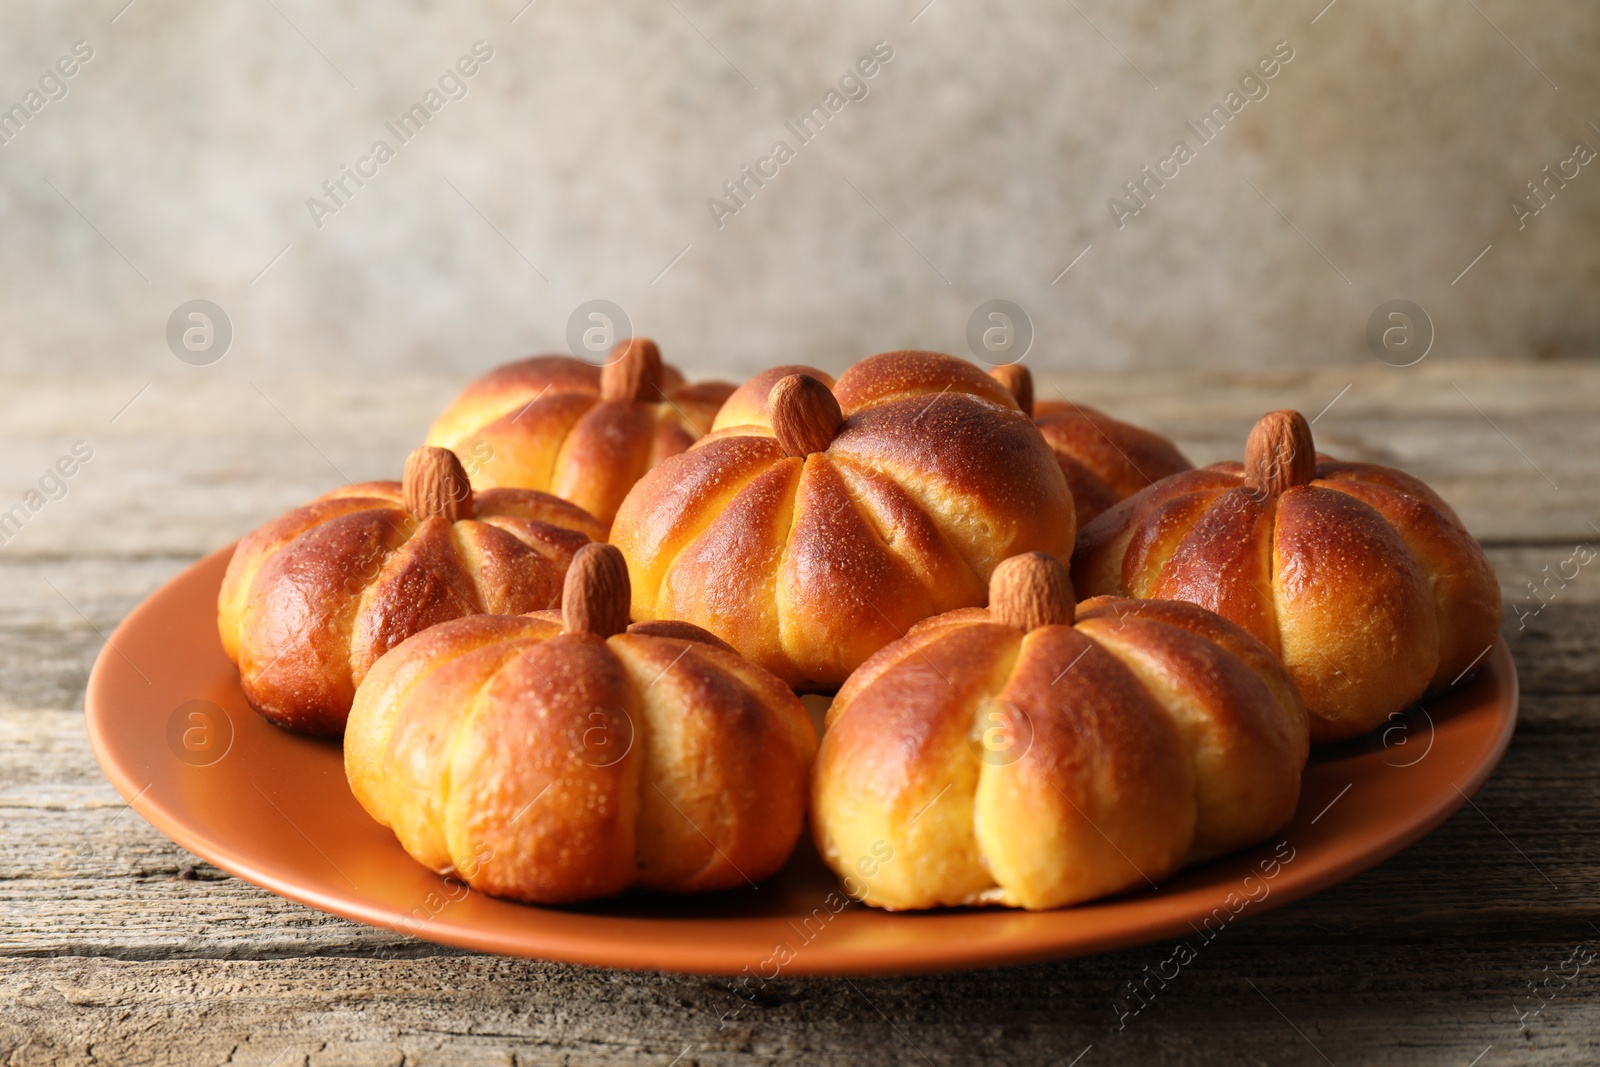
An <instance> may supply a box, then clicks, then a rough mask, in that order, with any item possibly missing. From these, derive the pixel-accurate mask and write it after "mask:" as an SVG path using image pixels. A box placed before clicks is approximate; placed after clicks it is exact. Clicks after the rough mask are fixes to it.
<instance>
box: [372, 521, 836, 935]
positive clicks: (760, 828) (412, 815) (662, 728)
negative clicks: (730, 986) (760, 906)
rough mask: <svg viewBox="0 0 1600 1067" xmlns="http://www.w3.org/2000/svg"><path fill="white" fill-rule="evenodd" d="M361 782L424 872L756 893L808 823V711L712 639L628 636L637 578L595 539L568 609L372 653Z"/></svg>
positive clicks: (551, 892)
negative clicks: (632, 582) (631, 590)
mask: <svg viewBox="0 0 1600 1067" xmlns="http://www.w3.org/2000/svg"><path fill="white" fill-rule="evenodd" d="M344 746H345V772H346V776H347V777H348V778H349V780H350V788H351V789H352V791H353V792H354V793H355V796H356V799H357V800H358V801H360V802H361V805H362V807H364V808H365V809H366V810H367V811H368V812H369V813H370V814H371V815H372V817H373V818H375V819H377V820H378V821H379V822H380V823H382V824H384V825H385V826H388V827H390V828H391V829H393V830H394V832H395V836H396V837H398V838H399V840H400V843H401V845H403V846H404V847H405V850H406V851H407V852H409V853H410V854H411V855H412V857H414V858H415V859H416V860H417V861H418V862H420V863H422V864H424V865H425V866H427V867H429V868H432V869H433V870H435V871H438V872H440V873H448V874H454V875H455V876H456V877H458V878H460V879H463V880H464V881H466V883H467V884H468V885H470V886H472V887H473V888H474V889H478V890H481V891H482V892H485V893H490V894H493V895H495V896H502V897H510V898H512V899H515V900H521V901H526V902H530V903H538V904H564V903H570V902H575V901H581V900H589V899H593V898H596V897H603V896H609V895H611V894H613V893H617V892H620V891H622V890H623V889H626V888H628V887H630V886H639V887H641V888H646V889H658V890H667V891H671V892H683V893H687V892H701V891H706V890H713V889H727V888H730V887H733V886H743V885H746V884H749V883H754V882H756V881H759V880H760V879H762V878H765V877H767V876H768V875H770V874H772V873H773V872H775V871H777V870H778V868H779V867H781V866H782V865H783V864H784V862H785V861H786V860H787V859H788V857H789V853H790V852H791V851H792V850H793V848H794V845H795V842H796V841H797V840H798V839H799V836H800V831H801V827H802V825H803V824H804V821H805V810H806V774H807V770H808V768H809V766H810V763H811V759H812V757H813V756H814V755H815V754H816V747H817V736H816V731H815V729H814V728H813V727H812V725H811V720H810V719H809V718H808V717H807V715H806V711H805V708H804V706H803V705H801V703H800V701H799V700H798V699H797V698H796V697H795V695H794V694H793V693H791V692H790V691H789V690H788V688H787V687H786V686H784V684H783V683H782V682H780V681H779V680H778V679H776V678H774V677H773V676H772V675H770V674H768V673H767V672H766V671H763V670H761V669H760V668H759V667H756V666H754V665H752V664H750V663H747V662H746V661H745V660H743V659H741V658H740V657H739V656H738V655H737V654H735V653H734V652H733V651H732V650H731V649H729V648H728V647H727V646H726V645H724V644H723V643H722V642H721V641H718V640H717V639H716V638H715V637H712V636H711V635H710V634H708V633H705V632H704V631H702V630H698V629H696V628H695V627H693V626H685V625H683V624H681V623H643V624H638V623H636V624H634V625H632V626H630V625H628V572H627V566H626V564H625V563H623V561H622V557H621V554H620V553H618V552H617V550H616V549H615V548H613V547H612V546H610V545H600V544H595V545H588V546H585V547H584V548H583V549H582V550H581V551H580V552H579V553H578V556H577V558H576V559H575V560H574V561H573V564H572V568H571V570H569V571H568V572H567V579H566V591H565V594H564V596H563V598H562V609H561V611H560V612H559V613H557V612H553V611H544V612H535V613H534V614H531V615H524V616H520V617H509V618H508V617H505V616H493V615H478V616H473V617H471V618H464V619H457V620H455V621H454V622H448V623H444V624H443V625H440V626H435V627H433V628H432V629H430V630H427V631H426V632H424V633H422V634H419V635H417V636H415V637H413V638H411V639H410V640H408V641H406V642H404V643H403V644H401V645H400V646H399V647H398V648H396V649H394V651H392V652H390V653H389V654H388V655H386V656H384V658H383V659H381V660H379V661H378V664H377V666H375V667H374V668H373V669H372V671H371V672H370V673H368V675H367V677H366V679H365V681H363V682H362V683H361V688H360V690H359V691H358V692H357V694H356V702H355V708H354V710H352V711H351V713H350V727H349V729H348V730H347V731H346V732H345V739H344Z"/></svg>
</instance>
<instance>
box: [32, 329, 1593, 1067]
mask: <svg viewBox="0 0 1600 1067" xmlns="http://www.w3.org/2000/svg"><path fill="white" fill-rule="evenodd" d="M219 369H220V370H221V372H220V373H210V372H213V371H219ZM459 384H460V383H459V382H457V381H453V380H443V379H400V380H396V381H390V382H384V383H382V389H381V393H382V399H381V402H380V401H379V400H378V399H377V397H376V395H375V394H376V392H377V390H375V389H374V386H373V384H372V383H370V382H363V381H356V380H340V379H331V378H318V379H284V380H277V381H272V382H266V381H256V382H253V383H252V382H249V381H245V380H243V379H233V378H229V377H228V376H227V374H226V371H225V364H224V365H223V367H222V368H208V369H207V371H205V372H198V371H197V372H196V373H193V374H184V375H175V376H172V377H165V378H159V379H157V380H155V381H153V382H152V381H150V380H149V379H135V378H131V377H129V378H112V379H104V378H102V379H94V380H85V381H61V380H55V379H46V378H38V379H15V378H14V379H9V380H6V381H4V382H0V388H3V389H4V395H5V397H6V401H5V403H6V408H7V419H6V420H4V423H3V424H0V443H3V447H0V511H3V510H4V509H6V508H9V507H10V505H11V504H12V503H14V502H17V501H21V500H22V499H23V496H24V494H25V493H26V492H27V490H28V489H29V487H30V486H36V484H37V482H38V479H39V478H40V477H41V475H42V474H43V473H44V471H45V470H46V468H48V467H50V466H51V465H52V464H54V463H55V462H56V460H57V458H58V457H60V456H62V455H64V454H67V453H69V452H70V450H71V447H72V445H73V444H74V442H77V441H85V442H88V443H89V444H90V446H91V447H92V448H93V449H94V454H93V458H92V459H90V460H89V461H88V462H87V463H84V464H82V465H81V467H80V469H78V470H77V471H76V472H75V474H74V475H73V476H72V477H71V478H69V479H66V480H65V482H66V485H67V491H66V493H65V495H64V496H61V497H60V498H59V499H53V500H49V501H47V502H46V503H45V504H44V506H43V507H41V508H40V509H39V510H38V511H37V513H34V514H31V515H30V516H29V518H28V519H27V521H26V523H25V524H24V525H23V526H22V528H21V529H20V530H18V531H16V532H15V535H14V536H11V537H10V538H9V540H8V541H7V542H6V543H5V544H4V545H3V547H0V841H3V850H0V1061H3V1062H4V1063H6V1064H36V1063H37V1064H46V1063H100V1062H105V1063H118V1064H122V1063H152V1064H157V1063H160V1064H165V1063H182V1064H223V1063H235V1064H273V1065H278V1067H285V1065H290V1064H319V1065H320V1064H407V1065H414V1064H428V1063H449V1064H457V1063H466V1064H474V1063H492V1064H511V1063H515V1064H659V1065H662V1067H667V1065H672V1064H676V1065H678V1067H689V1065H691V1064H702V1065H710V1064H745V1063H794V1064H828V1065H832V1064H863V1065H865V1064H888V1063H907V1064H921V1063H928V1064H956V1063H990V1062H993V1063H1040V1064H1060V1065H1063V1067H1065V1065H1069V1064H1079V1065H1081V1067H1095V1065H1104V1064H1148V1063H1167V1064H1184V1065H1187V1064H1202V1063H1229V1064H1235V1063H1245V1064H1258V1063H1259V1064H1323V1063H1332V1064H1336V1065H1339V1067H1345V1065H1353V1064H1441V1065H1456V1067H1495V1065H1501V1064H1513V1063H1527V1064H1532V1063H1540V1064H1547V1063H1557V1064H1592V1063H1595V1062H1600V891H1597V890H1596V889H1595V888H1594V886H1595V885H1596V884H1597V879H1600V578H1597V577H1596V575H1597V574H1600V559H1596V560H1595V561H1594V562H1593V563H1590V564H1588V565H1587V566H1583V567H1581V568H1579V572H1578V576H1577V577H1576V578H1574V579H1570V580H1567V581H1565V582H1564V583H1563V582H1562V581H1561V580H1560V579H1550V580H1549V581H1548V583H1547V584H1546V585H1545V586H1544V587H1543V588H1541V589H1540V590H1539V592H1538V593H1537V594H1536V593H1535V592H1534V591H1533V590H1534V586H1537V585H1538V583H1540V582H1542V581H1545V580H1546V579H1547V578H1548V577H1549V576H1550V575H1551V574H1556V573H1560V571H1561V569H1562V568H1561V566H1560V565H1561V564H1562V563H1563V561H1566V560H1568V559H1569V558H1571V557H1572V556H1573V551H1574V548H1575V546H1577V545H1579V544H1592V545H1596V546H1600V529H1597V528H1596V526H1595V525H1593V524H1595V523H1600V464H1597V463H1596V457H1597V455H1600V417H1597V416H1600V368H1588V367H1582V366H1574V365H1566V364H1554V365H1548V366H1532V367H1529V366H1517V367H1511V366H1498V365H1493V364H1489V365H1472V366H1463V367H1450V366H1449V365H1448V364H1446V363H1445V362H1444V361H1443V360H1433V361H1429V362H1425V363H1423V364H1420V365H1419V366H1417V367H1413V368H1407V369H1405V370H1396V369H1393V368H1388V367H1383V366H1381V365H1374V366H1371V367H1363V368H1356V369H1349V368H1339V369H1333V370H1327V371H1310V372H1308V371H1293V372H1288V371H1286V372H1284V373H1282V374H1270V373H1255V374H1249V375H1241V374H1204V373H1199V372H1194V373H1188V372H1186V373H1182V374H1162V375H1161V376H1160V379H1159V380H1158V381H1151V380H1149V378H1148V376H1138V377H1118V376H1110V375H1105V374H1096V375H1084V376H1082V377H1076V378H1071V379H1062V380H1058V381H1054V382H1044V383H1041V390H1040V395H1041V396H1058V395H1060V394H1059V393H1057V391H1056V390H1057V389H1058V388H1059V389H1061V390H1063V391H1065V392H1066V394H1067V395H1068V396H1070V397H1072V398H1073V399H1076V400H1081V401H1083V402H1086V403H1091V404H1095V405H1097V406H1101V407H1104V408H1105V409H1107V410H1109V411H1111V412H1112V413H1114V414H1117V415H1119V416H1122V417H1124V418H1128V419H1131V420H1134V421H1141V422H1144V423H1146V424H1148V425H1151V426H1153V427H1155V428H1157V429H1161V430H1164V431H1166V432H1168V433H1170V434H1172V435H1173V436H1174V437H1175V438H1177V440H1178V441H1179V443H1180V444H1181V445H1182V446H1183V447H1184V448H1185V449H1186V450H1187V451H1188V452H1189V454H1190V456H1191V458H1193V459H1194V460H1195V461H1196V462H1209V461H1212V460H1215V459H1221V458H1234V457H1237V455H1238V454H1239V451H1240V449H1241V447H1242V441H1243V437H1244V433H1245V432H1246V431H1247V430H1248V428H1249V425H1250V424H1251V422H1252V421H1253V419H1254V418H1255V417H1256V415H1258V414H1259V413H1260V412H1261V411H1264V410H1268V409H1270V408H1277V407H1286V406H1293V407H1298V408H1300V409H1301V410H1302V411H1305V412H1306V414H1307V415H1308V417H1309V416H1312V415H1318V414H1319V412H1320V413H1321V414H1320V417H1319V418H1318V420H1317V422H1316V426H1315V430H1316V434H1317V439H1318V444H1319V446H1320V447H1321V448H1323V449H1324V450H1327V451H1330V452H1333V453H1335V454H1337V455H1340V456H1343V457H1349V458H1364V459H1366V458H1370V459H1376V460H1378V461H1380V462H1388V463H1393V464H1396V465H1398V466H1401V467H1404V468H1406V469H1408V470H1411V471H1413V472H1414V473H1417V474H1419V475H1421V476H1422V477H1424V478H1426V479H1428V480H1429V481H1430V482H1431V483H1432V484H1433V485H1434V486H1435V487H1436V488H1438V489H1439V490H1440V491H1441V492H1442V493H1443V494H1444V495H1445V497H1446V498H1447V499H1449V500H1450V501H1451V502H1452V503H1453V504H1455V505H1456V507H1457V508H1458V510H1459V511H1460V512H1461V514H1462V516H1463V518H1464V519H1465V520H1466V522H1467V523H1468V525H1469V526H1470V527H1471V528H1472V529H1473V531H1474V532H1475V533H1476V534H1477V535H1478V536H1479V537H1480V538H1481V539H1482V540H1483V541H1484V542H1485V543H1486V544H1487V545H1488V546H1489V552H1490V557H1491V559H1492V561H1493V563H1494V565H1495V568H1496V570H1497V572H1498V574H1499V576H1500V580H1501V585H1502V588H1503V591H1504V594H1505V598H1506V605H1507V620H1506V625H1505V627H1504V632H1505V635H1506V637H1507V639H1508V641H1509V642H1510V644H1511V648H1512V651H1513V654H1514V656H1515V658H1516V661H1517V666H1518V670H1519V671H1520V672H1521V678H1522V689H1523V717H1522V721H1521V725H1520V726H1519V728H1518V731H1517V735H1516V737H1515V738H1514V739H1513V741H1512V743H1511V748H1510V751H1509V752H1508V754H1507V756H1506V759H1505V762H1504V763H1503V764H1502V766H1501V768H1500V770H1499V771H1498V773H1496V775H1495V776H1494V777H1493V778H1492V779H1491V780H1490V781H1489V783H1488V784H1487V785H1486V786H1485V787H1484V789H1483V790H1482V792H1481V793H1479V794H1478V795H1477V796H1476V797H1475V798H1474V799H1473V803H1472V804H1470V805H1468V806H1467V807H1465V808H1463V809H1462V810H1461V811H1460V812H1459V813H1457V814H1456V815H1455V816H1454V817H1453V818H1451V819H1450V820H1449V821H1448V822H1446V823H1445V824H1444V825H1443V826H1442V827H1440V829H1439V830H1437V831H1436V832H1435V833H1433V834H1432V835H1430V836H1429V837H1427V838H1425V839H1424V840H1423V841H1421V842H1420V843H1418V844H1417V845H1415V846H1413V847H1412V848H1410V849H1408V850H1406V851H1405V852H1403V853H1401V854H1400V855H1399V856H1397V857H1395V858H1394V859H1392V860H1390V861H1388V862H1387V863H1384V864H1382V865H1380V866H1379V867H1377V868H1375V869H1374V870H1372V871H1369V872H1368V873H1366V874H1364V875H1361V876H1359V877H1356V878H1354V879H1351V880H1350V881H1348V882H1345V883H1343V884H1341V885H1339V886H1336V887H1334V888H1332V889H1329V890H1327V891H1325V892H1323V893H1321V894H1318V895H1316V896H1314V897H1312V898H1310V899H1307V900H1304V901H1300V902H1298V903H1295V904H1292V905H1289V906H1286V907H1284V908H1282V909H1280V910H1277V911H1273V912H1269V913H1265V914H1261V915H1256V916H1245V917H1244V918H1242V919H1241V921H1239V922H1237V923H1236V924H1235V925H1231V926H1230V927H1228V928H1227V929H1226V930H1224V931H1223V933H1222V934H1221V935H1219V936H1218V937H1217V938H1216V939H1215V940H1214V941H1212V942H1211V943H1209V944H1207V945H1206V946H1205V947H1204V949H1203V950H1202V951H1200V952H1199V954H1198V955H1197V957H1196V958H1195V959H1194V960H1193V961H1192V962H1190V963H1188V964H1187V965H1186V966H1184V967H1182V968H1181V970H1180V971H1179V972H1178V974H1177V976H1176V977H1174V978H1171V979H1170V980H1167V981H1165V983H1164V985H1163V984H1162V983H1161V982H1157V981H1154V980H1152V981H1151V982H1150V984H1149V987H1148V988H1150V989H1152V990H1155V992H1154V994H1153V995H1147V999H1148V1004H1147V1006H1146V1007H1145V1008H1144V1009H1143V1010H1141V1011H1139V1012H1138V1013H1137V1014H1136V1015H1121V1014H1119V1012H1118V1011H1117V1010H1116V1009H1114V1007H1113V1004H1114V1003H1115V1002H1117V1001H1118V1000H1119V998H1124V999H1125V998H1126V994H1127V988H1128V983H1130V982H1140V981H1141V980H1143V979H1144V977H1145V975H1146V974H1147V973H1155V972H1157V971H1158V970H1159V969H1160V965H1161V964H1162V962H1163V961H1165V960H1167V959H1168V957H1170V956H1171V955H1172V952H1173V945H1172V944H1152V945H1147V946H1144V947H1142V948H1136V949H1131V950H1128V951H1124V952H1117V953H1110V954H1106V955H1102V956H1096V957H1091V958H1087V959H1079V960H1067V961H1063V962H1059V963H1053V964H1044V965H1038V966H1030V967H1021V968H1012V969H1006V970H998V971H987V972H978V973H969V974H953V975H929V976H918V977H905V978H881V979H855V980H851V981H845V980H837V981H834V980H786V979H780V980H778V981H776V982H774V983H772V984H770V985H768V986H766V987H764V988H763V989H762V990H761V991H760V993H759V994H758V995H757V996H756V998H755V1000H754V1001H753V1002H752V1001H749V1000H747V999H745V998H742V997H740V996H738V995H736V994H735V992H734V991H733V989H732V988H731V986H730V983H728V982H727V981H725V980H719V979H702V978H693V977H682V976H674V975H655V974H634V973H628V972H615V971H603V970H594V969H587V968H580V967H569V966H565V965H560V964H550V963H540V962H534V961H525V960H508V959H500V958H496V957H489V956H480V955H474V954H470V953H464V952H458V951H455V950H451V949H445V948H441V947H439V946H435V945H432V944H429V943H425V942H420V941H415V940H411V939H408V938H404V937H400V936H398V935H395V934H391V933H388V932H385V931H380V930H374V929H370V928H367V927H363V926H358V925H356V924H353V923H349V922H346V921H344V920H342V919H337V918H333V917H331V916H327V915H324V914H321V913H319V912H316V911H313V910H311V909H308V908H305V907H302V906H300V905H297V904H292V903H290V902H288V901H285V900H282V899H279V898H277V897H274V896H272V895H270V894H268V893H266V892H264V891H262V890H259V889H256V888H255V887H253V886H251V885H249V884H247V883H244V882H241V881H238V880H237V879H234V878H231V877H229V876H227V875H225V874H223V873H222V872H220V871H218V870H216V869H215V868H212V867H210V866H209V865H207V864H205V863H203V862H201V861H199V860H197V859H196V858H195V857H193V856H191V855H189V854H187V853H186V852H184V851H183V850H182V849H180V848H178V847H177V846H176V845H174V844H172V843H171V842H170V841H168V840H167V839H166V838H164V837H162V836H161V835H160V834H159V833H157V832H156V831H155V830H154V829H152V828H151V827H150V826H149V825H148V824H146V823H145V822H144V820H143V819H141V818H140V817H139V816H138V815H137V814H135V813H134V812H132V811H130V810H129V809H128V808H127V807H126V805H124V804H123V803H122V802H121V800H120V798H119V797H118V796H117V794H116V793H115V791H114V790H113V789H112V788H111V786H110V785H109V784H108V783H107V782H106V781H105V778H104V777H103V776H102V775H101V773H100V771H99V769H98V767H97V766H96V765H95V762H94V759H93V756H92V755H91V753H90V751H89V746H88V742H87V740H86V739H85V736H84V730H83V716H82V706H83V690H84V684H85V679H86V678H87V674H88V670H89V667H90V665H91V663H92V662H93V659H94V657H95V655H96V654H97V653H98V651H99V649H100V647H101V645H102V644H103V642H104V635H105V634H106V633H109V632H110V629H111V628H112V627H113V626H115V625H116V623H117V622H118V621H119V620H120V619H121V618H122V617H123V616H124V615H125V614H126V613H127V612H128V610H129V609H130V608H131V607H132V606H133V605H134V604H136V603H137V602H138V601H139V600H140V599H141V598H142V597H144V596H145V595H147V594H148V593H149V592H150V591H151V590H153V589H154V588H155V587H156V586H158V585H159V584H160V583H161V582H163V581H165V580H166V579H167V578H169V577H170V576H171V575H172V574H174V573H176V572H177V571H178V570H179V569H181V568H182V567H184V566H186V565H187V564H188V563H190V562H192V561H193V560H194V559H196V558H198V556H200V555H201V554H203V553H204V552H206V551H209V550H211V549H213V548H215V547H217V546H219V545H222V544H225V543H227V542H228V541H230V540H232V539H233V538H235V537H237V536H239V535H240V534H241V533H243V532H245V531H246V530H248V529H249V528H250V527H251V526H252V525H253V524H255V523H257V522H259V521H261V520H263V519H265V518H267V517H269V516H270V515H272V514H275V513H277V512H278V511H281V510H283V509H284V508H287V507H289V506H292V505H294V504H296V503H299V502H301V501H302V500H303V499H305V498H307V497H309V496H311V495H313V494H315V493H317V492H321V491H323V490H325V489H327V488H329V487H331V486H332V485H334V484H337V483H338V482H339V481H341V480H344V479H345V478H351V479H360V478H369V477H393V476H395V475H396V474H397V473H398V471H399V466H400V463H401V462H402V461H403V459H404V456H405V454H406V452H407V451H408V450H409V448H410V447H411V446H412V445H414V444H415V443H416V442H417V441H418V440H419V439H420V435H421V431H422V428H423V427H424V426H425V425H426V423H427V421H428V418H429V417H430V416H431V415H432V414H433V412H434V410H435V409H437V408H438V407H439V406H440V405H441V404H442V403H443V402H444V400H445V399H447V398H448V396H449V395H450V394H451V393H452V392H453V391H454V389H455V388H457V387H458V385H459ZM1346 385H1349V386H1350V388H1349V389H1348V390H1347V391H1345V386H1346ZM146 386H148V388H146ZM1152 390H1156V391H1158V392H1159V395H1151V393H1152ZM1336 397H1337V399H1336ZM130 398H134V399H133V403H132V406H130V407H127V408H126V409H125V410H124V405H127V404H128V403H129V400H130ZM1330 401H1333V402H1334V403H1333V405H1332V407H1329V408H1327V410H1326V411H1325V412H1324V411H1323V410H1322V409H1323V408H1324V407H1325V406H1326V405H1328V404H1329V402H1330ZM119 412H120V414H119ZM113 417H115V421H112V420H113ZM1546 568H1548V570H1547V569H1546ZM1565 570H1566V573H1568V574H1570V573H1571V572H1572V570H1573V567H1572V565H1571V564H1568V565H1567V566H1566V568H1565ZM1529 583H1533V586H1530V584H1529ZM1147 968H1148V971H1147ZM1168 973H1171V972H1170V971H1169V972H1168Z"/></svg>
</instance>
